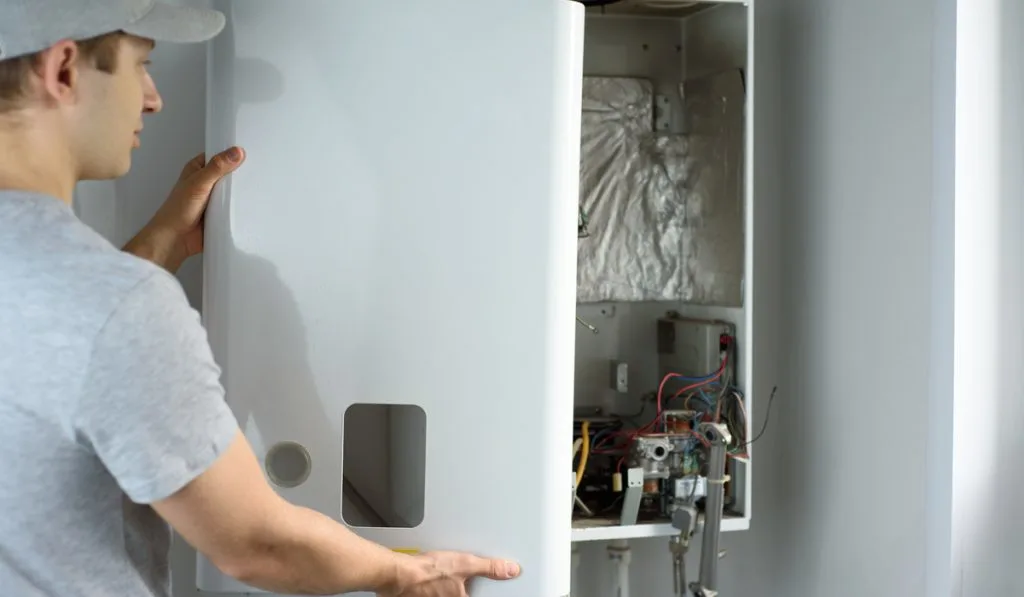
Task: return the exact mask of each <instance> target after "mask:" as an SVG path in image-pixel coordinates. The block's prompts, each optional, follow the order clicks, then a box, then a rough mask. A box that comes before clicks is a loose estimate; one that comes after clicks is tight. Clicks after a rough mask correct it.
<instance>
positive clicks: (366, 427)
mask: <svg viewBox="0 0 1024 597" xmlns="http://www.w3.org/2000/svg"><path fill="white" fill-rule="evenodd" d="M343 434H344V435H343V439H344V447H343V454H342V456H343V458H342V491H341V495H342V506H341V516H342V518H343V519H344V521H345V523H346V524H348V525H350V526H355V527H376V528H382V527H383V528H414V527H417V526H419V525H420V523H422V522H423V510H424V496H425V493H426V492H425V488H426V483H425V481H426V443H427V415H426V413H425V412H424V411H423V409H422V408H420V407H419V406H413V405H406V404H353V405H352V406H350V407H349V408H348V409H347V410H346V411H345V428H344V431H343Z"/></svg>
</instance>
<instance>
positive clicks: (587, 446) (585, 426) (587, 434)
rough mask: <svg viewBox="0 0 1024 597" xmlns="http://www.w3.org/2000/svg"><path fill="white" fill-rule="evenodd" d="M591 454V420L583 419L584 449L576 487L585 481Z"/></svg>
mask: <svg viewBox="0 0 1024 597" xmlns="http://www.w3.org/2000/svg"><path fill="white" fill-rule="evenodd" d="M588 456H590V421H583V449H582V451H581V452H580V465H579V466H578V467H576V487H579V486H580V482H581V481H583V471H584V470H586V468H587V457H588Z"/></svg>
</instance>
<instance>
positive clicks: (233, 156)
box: [196, 147, 245, 187]
mask: <svg viewBox="0 0 1024 597" xmlns="http://www.w3.org/2000/svg"><path fill="white" fill-rule="evenodd" d="M243 161H245V152H244V151H242V148H241V147H231V148H229V149H227V150H225V151H222V152H220V153H218V154H217V155H215V156H213V159H211V160H210V161H208V162H207V163H206V165H205V166H204V167H203V168H202V169H201V170H199V171H198V172H197V173H196V176H197V177H198V178H199V179H200V182H202V183H204V184H208V185H210V186H211V187H212V186H213V185H214V183H216V182H217V181H218V180H220V179H221V178H223V177H224V176H226V175H228V174H231V173H232V172H234V171H235V170H237V169H238V167H239V166H241V165H242V162H243Z"/></svg>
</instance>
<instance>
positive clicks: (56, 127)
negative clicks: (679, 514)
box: [0, 0, 518, 597]
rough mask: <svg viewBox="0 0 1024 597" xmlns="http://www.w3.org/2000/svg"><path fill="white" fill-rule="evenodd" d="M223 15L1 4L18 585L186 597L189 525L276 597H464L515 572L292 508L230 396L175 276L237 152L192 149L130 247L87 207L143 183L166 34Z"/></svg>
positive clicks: (5, 320) (5, 448)
mask: <svg viewBox="0 0 1024 597" xmlns="http://www.w3.org/2000/svg"><path fill="white" fill-rule="evenodd" d="M223 24H224V17H223V15H221V14H220V13H217V12H213V11H203V10H194V9H184V8H176V7H172V6H166V5H163V4H159V3H157V4H154V3H153V2H152V0H0V330H2V333H0V430H2V431H0V454H3V461H4V463H5V470H4V475H3V483H2V484H0V512H2V515H0V586H2V587H3V592H4V594H6V595H18V596H19V597H33V596H41V595H47V596H52V597H92V596H97V597H99V596H104V597H107V596H111V595H117V596H119V597H151V596H161V597H169V596H170V588H169V584H170V583H169V573H168V561H167V555H168V546H169V542H170V527H173V528H174V529H176V530H177V531H178V532H179V533H180V534H181V535H182V536H183V537H184V538H185V539H186V540H187V541H188V542H189V543H191V544H192V545H193V546H195V548H196V549H198V550H199V551H201V552H202V553H204V554H206V555H207V556H208V557H209V558H210V559H211V561H213V562H214V563H215V564H216V565H217V566H218V567H219V568H220V569H221V570H223V571H224V572H225V573H227V574H229V575H231V576H233V577H235V578H238V579H239V580H241V581H243V582H246V583H248V584H251V585H254V586H257V587H260V588H263V589H266V590H268V591H272V592H278V593H289V594H296V593H304V594H337V593H345V592H352V591H368V592H376V593H378V594H381V595H392V596H398V595H401V596H404V597H427V596H435V597H448V596H453V597H454V596H465V595H466V589H465V582H466V580H467V579H469V578H471V577H474V576H485V577H488V578H491V579H494V580H501V579H508V578H512V577H514V576H516V575H518V567H517V566H516V565H515V564H511V563H507V562H505V561H502V560H490V559H484V558H478V557H475V556H471V555H468V554H460V553H451V552H440V553H434V554H426V555H421V556H410V555H403V554H399V553H395V552H393V551H391V550H389V549H386V548H384V547H382V546H380V545H376V544H374V543H371V542H369V541H366V540H364V539H361V538H360V537H358V536H356V535H355V534H354V533H352V532H350V531H349V530H348V529H347V528H346V527H345V526H343V525H341V524H338V523H336V522H335V521H334V520H332V519H330V518H328V517H326V516H323V515H321V514H319V513H316V512H313V511H310V510H306V509H303V508H299V507H295V506H293V505H291V504H289V503H287V502H285V501H284V500H282V499H280V498H279V497H278V496H277V494H276V493H274V491H273V490H272V489H270V487H269V486H268V485H267V483H266V482H265V480H264V478H263V475H262V472H261V469H260V467H259V464H258V462H257V460H256V458H255V457H254V455H253V453H252V451H251V449H250V447H249V445H248V444H247V443H246V440H245V438H244V436H243V435H242V434H241V433H240V432H239V429H238V426H237V424H236V421H235V419H234V418H233V416H232V414H231V412H230V411H229V410H228V408H227V406H226V404H225V402H224V399H223V389H222V387H221V385H220V383H219V370H218V368H217V365H216V364H215V363H214V361H213V359H212V357H211V352H210V349H209V346H208V344H207V340H206V336H205V334H204V330H203V328H202V327H201V325H200V321H199V318H198V315H197V313H196V312H195V311H193V310H192V309H191V308H190V307H189V306H188V303H187V302H186V299H185V295H184V293H183V292H182V290H181V287H180V286H179V285H178V283H177V281H176V279H175V278H174V277H173V275H172V273H173V272H174V270H175V269H176V268H177V267H178V266H179V265H180V264H181V263H182V261H184V260H185V259H186V258H188V257H189V256H191V255H193V254H195V253H197V252H199V251H200V250H201V249H202V246H203V237H202V216H203V212H204V210H205V207H206V202H207V201H208V198H209V194H210V191H211V189H212V187H213V185H214V184H215V183H216V182H217V181H218V180H219V179H220V178H221V177H223V176H224V175H226V174H228V173H230V172H232V171H234V170H235V169H236V168H238V167H239V166H240V165H241V163H242V161H243V159H244V154H243V152H242V151H241V150H240V149H239V148H232V149H230V150H229V151H226V152H224V153H222V154H219V155H217V156H214V157H213V158H212V159H210V160H209V161H206V160H204V159H203V157H202V156H200V157H199V158H197V159H195V160H193V161H192V162H190V163H189V164H188V165H187V166H186V167H185V170H184V171H183V173H182V176H181V179H180V181H179V182H178V184H177V186H176V187H175V188H174V189H173V190H172V192H171V195H170V198H169V199H168V200H167V202H166V203H165V204H164V205H163V207H162V208H161V209H160V210H159V211H158V213H157V215H156V216H155V217H154V219H153V220H152V221H151V222H150V223H149V224H148V225H147V226H146V227H145V228H144V229H143V230H142V231H141V232H140V233H139V234H138V235H137V236H136V237H135V238H134V239H132V241H131V242H130V243H129V244H128V246H127V247H125V250H124V251H120V250H117V249H116V248H114V247H112V246H111V245H110V244H109V243H107V242H106V241H105V240H104V239H103V238H101V237H100V236H98V235H97V234H95V233H94V232H92V231H91V230H90V229H88V228H87V227H86V226H84V225H83V224H82V223H81V222H80V221H79V220H78V219H76V217H75V216H74V213H73V212H72V210H71V201H72V194H73V190H74V187H75V184H76V183H77V182H78V181H80V180H86V179H109V178H115V177H119V176H122V175H124V174H125V173H126V172H127V171H128V169H129V166H130V164H131V153H132V150H133V148H134V147H137V146H138V145H139V134H140V132H141V131H142V117H143V114H146V113H155V112H159V111H160V109H161V99H160V96H159V94H158V93H157V91H156V88H155V86H154V83H153V81H152V79H151V78H150V76H149V74H148V73H147V71H146V65H147V62H148V59H149V54H150V51H151V50H152V48H153V45H154V40H155V41H169V42H201V41H205V40H208V39H210V38H212V37H213V36H214V35H216V34H217V33H218V32H219V31H220V30H221V28H222V27H223Z"/></svg>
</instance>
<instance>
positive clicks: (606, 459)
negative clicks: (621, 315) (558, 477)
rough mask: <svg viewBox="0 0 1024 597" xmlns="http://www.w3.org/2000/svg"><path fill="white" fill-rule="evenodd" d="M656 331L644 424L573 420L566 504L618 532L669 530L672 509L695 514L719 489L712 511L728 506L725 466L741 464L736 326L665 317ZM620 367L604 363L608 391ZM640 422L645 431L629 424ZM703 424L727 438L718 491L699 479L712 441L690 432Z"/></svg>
mask: <svg viewBox="0 0 1024 597" xmlns="http://www.w3.org/2000/svg"><path fill="white" fill-rule="evenodd" d="M657 330H658V334H657V339H658V345H657V349H658V350H657V353H658V355H659V365H660V367H661V369H662V373H663V376H662V380H661V383H660V385H659V387H658V389H657V391H656V392H652V393H651V394H650V399H649V400H648V401H647V403H648V405H649V404H650V403H652V402H653V404H654V406H655V412H654V413H653V417H650V415H647V416H646V417H644V412H645V411H646V408H642V409H641V410H640V412H638V413H634V414H633V415H630V416H621V417H615V416H609V415H605V414H604V413H603V412H600V411H599V412H594V411H593V410H592V411H591V412H589V413H579V415H578V420H577V433H576V435H575V436H574V439H575V444H576V448H575V450H574V453H575V454H576V455H577V456H578V458H576V462H577V464H576V465H575V467H576V470H575V472H576V478H577V479H578V483H577V486H576V496H575V499H576V500H577V506H578V507H577V509H576V511H577V513H578V514H579V515H581V516H583V517H587V518H603V519H609V518H611V520H612V521H613V522H611V523H612V524H614V523H616V522H617V523H618V524H622V525H631V524H638V523H641V522H654V521H669V520H673V519H674V518H675V517H676V515H677V514H676V513H677V512H679V511H681V510H683V511H686V512H689V511H694V512H700V511H702V510H703V508H704V505H705V502H706V501H707V500H708V499H709V497H710V496H711V495H713V494H714V493H715V490H716V489H723V490H724V491H723V495H722V498H721V500H720V501H719V502H718V503H717V504H716V505H715V506H714V507H715V508H717V509H718V510H720V511H725V510H726V509H727V508H728V507H729V505H730V504H731V503H732V502H734V501H735V496H730V495H729V490H730V489H731V488H730V486H729V484H728V483H729V479H730V474H729V473H730V467H731V466H732V464H731V463H732V461H733V460H736V459H746V458H747V455H746V452H745V448H746V442H745V439H746V437H747V424H748V423H747V417H746V405H745V403H744V398H743V394H742V393H741V392H740V390H739V388H737V387H735V386H734V385H732V382H733V381H734V373H733V372H734V371H735V370H736V368H735V354H736V353H737V350H736V336H735V331H734V330H735V327H734V326H733V325H732V324H731V323H729V322H725V321H719V320H704V319H694V318H686V317H682V316H680V315H679V314H677V313H669V314H668V315H667V316H665V317H663V318H660V319H659V320H658V322H657ZM621 365H623V363H619V362H618V361H612V362H611V365H610V367H611V372H612V374H613V375H612V380H611V383H612V385H613V388H614V386H616V385H618V380H617V379H616V376H615V375H614V374H615V373H616V371H618V367H619V366H621ZM641 417H644V418H646V419H647V421H646V423H644V422H643V421H642V420H637V419H639V418H641ZM707 425H714V426H720V427H721V428H722V429H723V430H724V432H725V436H727V437H728V438H729V439H728V441H727V442H726V446H725V449H726V452H725V454H726V456H725V459H726V465H725V467H726V472H725V473H723V475H724V476H723V481H722V486H721V487H718V488H716V487H712V482H711V481H709V477H708V475H709V474H710V473H709V472H708V470H709V466H712V464H713V463H711V462H710V459H711V456H710V453H711V449H712V443H711V439H710V436H708V435H707V434H706V433H704V432H701V431H699V430H701V429H706V426H707ZM716 428H717V427H716ZM584 435H589V437H587V438H584V437H583V436H584ZM583 446H587V447H588V449H587V450H583V449H582V448H583ZM584 452H585V454H584ZM616 513H617V514H618V520H617V521H614V514H616ZM609 515H611V516H609Z"/></svg>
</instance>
